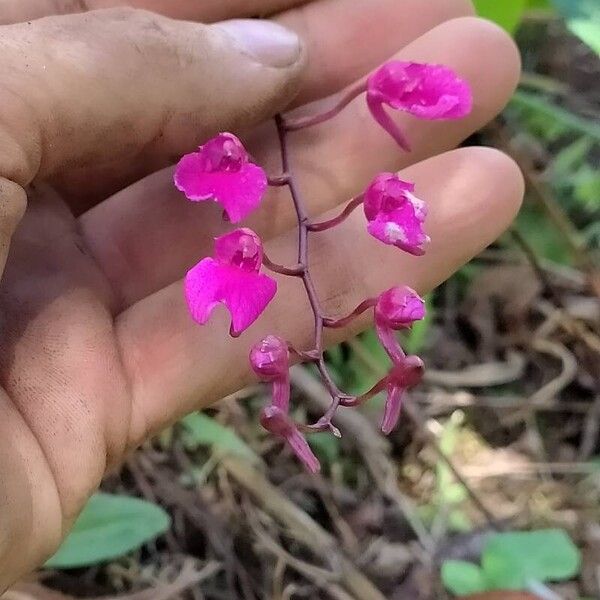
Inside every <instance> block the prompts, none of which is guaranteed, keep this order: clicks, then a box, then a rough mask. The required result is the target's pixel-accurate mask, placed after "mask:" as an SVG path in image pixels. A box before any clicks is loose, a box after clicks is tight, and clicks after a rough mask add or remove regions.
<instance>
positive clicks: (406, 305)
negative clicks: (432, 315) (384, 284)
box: [375, 285, 425, 329]
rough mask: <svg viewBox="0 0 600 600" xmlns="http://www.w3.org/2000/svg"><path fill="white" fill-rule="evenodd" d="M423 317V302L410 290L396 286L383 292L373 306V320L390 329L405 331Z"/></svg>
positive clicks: (403, 286) (404, 286)
mask: <svg viewBox="0 0 600 600" xmlns="http://www.w3.org/2000/svg"><path fill="white" fill-rule="evenodd" d="M424 317H425V302H424V301H423V299H422V298H421V297H420V296H419V294H417V292H415V291H414V290H413V289H412V288H409V287H408V286H406V285H402V286H396V287H393V288H390V289H389V290H387V291H385V292H383V293H382V294H381V295H380V296H379V298H378V299H377V304H376V305H375V319H376V321H377V323H378V324H380V325H387V326H388V327H390V328H391V329H406V328H408V327H410V326H411V325H412V324H413V323H414V322H415V321H420V320H421V319H423V318H424Z"/></svg>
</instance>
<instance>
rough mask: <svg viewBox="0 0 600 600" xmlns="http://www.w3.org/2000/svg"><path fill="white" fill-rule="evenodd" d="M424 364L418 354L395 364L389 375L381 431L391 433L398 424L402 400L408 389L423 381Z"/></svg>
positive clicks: (386, 433)
mask: <svg viewBox="0 0 600 600" xmlns="http://www.w3.org/2000/svg"><path fill="white" fill-rule="evenodd" d="M423 370H424V364H423V361H422V360H421V359H420V358H419V357H418V356H406V357H404V358H403V359H402V361H401V362H399V363H397V364H395V365H394V366H393V367H392V370H391V371H390V374H389V375H388V377H387V398H386V401H385V409H384V413H383V418H382V420H381V431H382V432H383V433H384V434H385V435H389V434H390V433H391V432H392V431H393V430H394V429H395V427H396V425H397V424H398V420H399V419H400V412H401V410H402V400H403V398H404V395H405V393H406V391H407V390H409V389H410V388H412V387H414V386H415V385H417V384H419V383H421V380H422V379H423Z"/></svg>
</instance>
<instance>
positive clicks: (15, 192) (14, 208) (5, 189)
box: [0, 177, 27, 280]
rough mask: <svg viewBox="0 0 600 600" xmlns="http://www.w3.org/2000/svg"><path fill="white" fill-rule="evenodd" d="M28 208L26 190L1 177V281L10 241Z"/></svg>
mask: <svg viewBox="0 0 600 600" xmlns="http://www.w3.org/2000/svg"><path fill="white" fill-rule="evenodd" d="M26 206H27V196H26V194H25V190H24V189H23V188H22V187H21V186H20V185H17V184H16V183H13V182H12V181H8V180H7V179H4V178H2V177H0V280H1V279H2V273H3V272H4V265H5V264H6V257H7V256H8V249H9V247H10V241H11V238H12V235H13V233H14V232H15V229H16V228H17V225H18V224H19V222H20V221H21V218H22V217H23V214H24V213H25V207H26Z"/></svg>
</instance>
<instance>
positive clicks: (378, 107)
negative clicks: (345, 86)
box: [367, 95, 411, 152]
mask: <svg viewBox="0 0 600 600" xmlns="http://www.w3.org/2000/svg"><path fill="white" fill-rule="evenodd" d="M367 106H368V107H369V110H370V111H371V115H373V118H374V119H375V120H376V121H377V122H378V123H379V124H380V125H381V127H383V129H385V130H386V131H387V132H388V133H389V134H390V135H391V136H392V138H394V140H395V142H396V143H397V144H398V146H400V148H402V150H405V151H406V152H410V150H411V147H410V142H409V141H408V139H407V138H406V136H405V135H404V134H403V133H402V131H401V130H400V127H399V126H398V125H396V123H395V121H394V120H393V119H392V117H390V115H388V114H387V113H386V112H385V108H383V104H382V101H381V100H380V99H379V98H375V97H372V96H369V95H367Z"/></svg>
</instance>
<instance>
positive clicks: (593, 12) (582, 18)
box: [552, 0, 600, 55]
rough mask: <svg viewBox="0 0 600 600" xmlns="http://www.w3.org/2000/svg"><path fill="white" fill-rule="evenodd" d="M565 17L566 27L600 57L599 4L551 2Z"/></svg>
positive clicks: (568, 0)
mask: <svg viewBox="0 0 600 600" xmlns="http://www.w3.org/2000/svg"><path fill="white" fill-rule="evenodd" d="M552 2H553V3H554V6H555V7H556V9H557V10H558V11H559V12H560V13H561V14H562V15H563V16H564V17H565V20H566V22H567V27H568V28H569V29H570V30H571V32H572V33H574V34H575V35H576V36H577V37H578V38H579V39H580V40H581V41H582V42H583V43H584V44H587V45H588V46H589V47H590V48H591V49H592V50H594V51H595V52H596V53H597V54H599V55H600V2H598V0H552Z"/></svg>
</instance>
